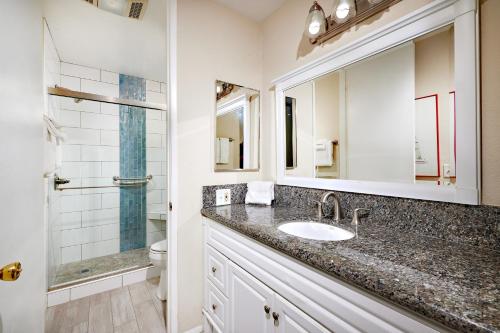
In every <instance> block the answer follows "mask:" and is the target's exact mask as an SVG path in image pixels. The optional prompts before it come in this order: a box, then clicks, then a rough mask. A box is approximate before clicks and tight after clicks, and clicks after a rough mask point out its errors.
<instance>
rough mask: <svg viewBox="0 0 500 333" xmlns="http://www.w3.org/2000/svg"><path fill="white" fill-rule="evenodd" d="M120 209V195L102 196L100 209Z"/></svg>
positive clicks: (107, 194)
mask: <svg viewBox="0 0 500 333" xmlns="http://www.w3.org/2000/svg"><path fill="white" fill-rule="evenodd" d="M117 207H120V193H104V194H102V208H117Z"/></svg>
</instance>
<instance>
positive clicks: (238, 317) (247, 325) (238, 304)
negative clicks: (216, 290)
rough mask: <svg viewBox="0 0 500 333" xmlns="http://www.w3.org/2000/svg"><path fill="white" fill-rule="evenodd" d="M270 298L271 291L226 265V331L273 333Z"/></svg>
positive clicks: (230, 264) (246, 274) (239, 269)
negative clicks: (227, 271)
mask: <svg viewBox="0 0 500 333" xmlns="http://www.w3.org/2000/svg"><path fill="white" fill-rule="evenodd" d="M273 297H274V292H273V291H272V290H271V289H269V288H268V287H266V286H265V285H264V284H263V283H262V282H260V281H259V280H257V279H256V278H254V277H253V276H251V275H250V274H248V273H247V272H246V271H244V270H243V269H241V268H240V267H238V266H236V265H235V264H233V263H229V318H230V319H229V322H230V323H229V332H231V333H247V332H248V333H256V332H259V333H271V332H273V331H274V325H273V320H272V319H271V318H272V317H271V313H272V311H273V309H272V307H273V304H272V302H273ZM266 310H267V311H266ZM267 312H269V313H267Z"/></svg>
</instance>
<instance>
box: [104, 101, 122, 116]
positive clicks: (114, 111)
mask: <svg viewBox="0 0 500 333" xmlns="http://www.w3.org/2000/svg"><path fill="white" fill-rule="evenodd" d="M101 113H102V114H109V115H112V116H119V115H120V106H119V105H116V104H110V103H101Z"/></svg>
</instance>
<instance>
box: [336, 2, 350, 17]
mask: <svg viewBox="0 0 500 333" xmlns="http://www.w3.org/2000/svg"><path fill="white" fill-rule="evenodd" d="M347 15H349V5H348V4H347V3H341V4H340V5H339V6H338V7H337V10H336V11H335V16H337V17H338V18H339V19H345V18H346V17H347Z"/></svg>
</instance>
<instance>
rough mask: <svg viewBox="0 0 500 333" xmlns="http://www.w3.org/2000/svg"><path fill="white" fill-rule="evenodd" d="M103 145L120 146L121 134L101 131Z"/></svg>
mask: <svg viewBox="0 0 500 333" xmlns="http://www.w3.org/2000/svg"><path fill="white" fill-rule="evenodd" d="M101 145H103V146H115V147H118V146H120V132H119V131H107V130H101Z"/></svg>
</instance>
